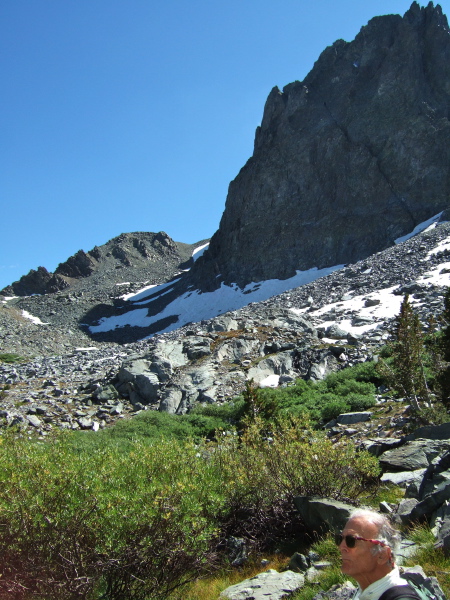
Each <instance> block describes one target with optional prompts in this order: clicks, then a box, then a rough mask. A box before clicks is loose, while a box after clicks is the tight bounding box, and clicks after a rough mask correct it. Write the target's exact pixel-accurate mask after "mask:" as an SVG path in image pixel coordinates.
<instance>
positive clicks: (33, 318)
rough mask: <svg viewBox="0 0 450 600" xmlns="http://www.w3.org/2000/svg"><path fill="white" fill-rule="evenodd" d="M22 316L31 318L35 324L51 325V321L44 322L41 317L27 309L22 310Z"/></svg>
mask: <svg viewBox="0 0 450 600" xmlns="http://www.w3.org/2000/svg"><path fill="white" fill-rule="evenodd" d="M22 317H25V319H29V320H30V321H31V322H32V323H34V324H35V325H50V323H43V322H42V321H41V320H40V318H39V317H34V316H33V315H31V314H30V313H29V312H27V311H26V310H22Z"/></svg>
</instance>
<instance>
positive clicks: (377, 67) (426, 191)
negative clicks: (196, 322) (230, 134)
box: [193, 2, 450, 289]
mask: <svg viewBox="0 0 450 600" xmlns="http://www.w3.org/2000/svg"><path fill="white" fill-rule="evenodd" d="M449 56H450V35H449V29H448V23H447V19H446V17H445V15H443V13H442V10H441V7H440V6H439V5H437V6H434V5H433V3H431V2H430V3H429V4H428V5H427V6H426V7H420V6H419V5H418V4H417V3H416V2H414V3H413V4H412V5H411V7H410V9H409V10H408V11H407V12H406V13H405V15H404V16H403V17H402V16H400V15H387V16H382V17H375V18H373V19H371V20H370V21H369V23H368V24H367V25H366V26H365V27H363V28H362V29H361V31H360V32H359V34H358V35H357V36H356V38H355V39H354V40H353V41H352V42H345V41H343V40H337V41H336V42H335V43H334V44H333V45H332V46H329V47H328V48H326V49H325V50H324V51H323V52H322V54H321V55H320V57H319V58H318V60H317V61H316V63H315V65H314V67H313V69H312V70H311V72H310V73H309V74H308V75H307V76H306V77H305V79H304V80H303V81H295V82H293V83H290V84H288V85H286V86H285V87H284V88H283V89H282V90H280V89H279V88H277V87H275V88H273V89H272V91H271V92H270V94H269V96H268V99H267V102H266V105H265V108H264V114H263V118H262V121H261V126H260V127H258V128H257V130H256V135H255V147H254V153H253V156H252V157H251V158H250V159H249V160H248V162H247V164H246V165H245V166H244V167H243V168H242V169H241V171H240V173H239V174H238V176H237V177H236V178H235V179H234V181H232V182H231V184H230V187H229V192H228V196H227V201H226V207H225V211H224V213H223V216H222V219H221V222H220V226H219V229H218V231H217V232H216V234H215V235H214V236H213V238H212V240H211V244H210V247H209V250H208V251H207V252H206V253H205V254H204V256H203V257H202V258H201V259H200V260H199V261H197V263H196V265H195V267H194V269H193V276H194V278H195V280H196V283H197V285H199V286H201V287H203V289H208V287H211V286H217V285H218V283H219V282H220V281H221V280H223V281H225V282H226V283H233V282H234V283H237V284H239V285H240V286H243V285H245V284H247V283H249V282H251V281H255V282H257V281H261V280H266V279H271V278H288V277H291V276H292V275H294V274H295V272H296V270H307V269H310V268H312V267H317V268H324V267H330V266H333V265H338V264H346V263H349V262H355V261H357V260H359V259H361V258H364V257H366V256H369V255H371V254H373V253H374V252H377V251H380V250H382V249H384V248H387V247H389V246H391V245H392V244H394V241H395V239H396V238H398V237H400V236H402V235H404V234H405V233H407V232H408V231H411V230H412V229H413V228H414V227H415V226H416V225H417V224H418V223H420V222H422V221H424V220H426V219H428V218H430V217H431V216H433V215H435V214H437V213H439V212H441V211H443V210H444V209H445V208H446V207H447V206H448V197H449V191H450V190H449V183H448V182H449V181H450V179H449V165H450V161H449V158H450V157H449V147H450V146H449V141H450V124H449V106H450V61H449V60H448V58H449ZM218 275H220V276H221V277H220V278H219V277H217V276H218Z"/></svg>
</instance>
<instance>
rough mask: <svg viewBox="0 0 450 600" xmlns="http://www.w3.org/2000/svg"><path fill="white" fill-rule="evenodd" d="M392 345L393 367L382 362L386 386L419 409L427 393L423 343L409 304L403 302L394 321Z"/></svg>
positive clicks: (417, 318) (420, 329) (416, 316)
mask: <svg viewBox="0 0 450 600" xmlns="http://www.w3.org/2000/svg"><path fill="white" fill-rule="evenodd" d="M394 335H395V342H394V344H393V346H392V359H393V360H392V366H391V367H388V366H387V365H386V364H385V363H384V366H383V371H384V374H385V376H386V377H387V379H388V381H389V384H390V385H391V386H392V387H394V388H396V389H397V390H398V391H399V392H401V393H402V394H404V395H405V398H407V400H408V401H409V402H411V404H412V406H413V407H414V408H415V409H416V410H419V409H420V402H421V401H425V400H428V397H429V391H428V387H427V382H426V379H425V373H424V365H423V361H424V353H425V348H424V340H423V335H422V328H421V325H420V320H419V317H418V315H417V314H416V313H415V312H414V310H413V308H412V306H411V303H410V301H409V295H408V294H406V296H405V297H404V299H403V302H402V305H401V308H400V314H399V315H398V316H397V318H396V323H395V329H394Z"/></svg>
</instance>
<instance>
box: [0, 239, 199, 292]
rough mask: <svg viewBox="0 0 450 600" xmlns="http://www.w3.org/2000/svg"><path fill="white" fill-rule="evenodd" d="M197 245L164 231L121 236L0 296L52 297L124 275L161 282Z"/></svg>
mask: <svg viewBox="0 0 450 600" xmlns="http://www.w3.org/2000/svg"><path fill="white" fill-rule="evenodd" d="M201 243H202V242H199V244H201ZM195 246H196V244H183V243H181V242H175V241H174V240H172V238H171V237H169V236H168V235H167V233H165V232H164V231H159V232H158V233H152V232H134V233H122V234H120V235H118V236H117V237H115V238H113V239H111V240H109V241H108V242H107V243H106V244H103V245H102V246H95V247H94V248H93V249H92V250H90V251H89V252H85V251H84V250H78V252H76V253H75V254H74V255H73V256H71V257H69V258H68V259H67V260H66V261H64V262H62V263H60V264H59V265H58V266H57V268H56V269H55V272H54V273H51V272H49V271H47V269H46V268H45V267H38V269H37V271H36V270H34V269H32V270H31V271H30V272H29V273H28V274H27V275H24V276H23V277H21V278H20V280H19V281H15V282H14V283H12V284H11V285H9V286H7V287H6V288H4V289H3V290H1V292H0V293H1V294H3V295H5V296H30V295H32V294H50V293H55V292H58V291H61V290H64V289H66V288H69V287H72V286H74V285H75V286H77V285H78V282H80V281H82V280H86V279H89V278H91V279H92V278H94V279H100V280H103V279H105V281H104V284H105V285H108V286H109V285H114V283H116V282H118V281H120V280H123V278H124V276H125V277H126V278H128V279H131V280H132V281H141V282H142V281H143V280H145V279H152V282H153V280H154V282H159V281H161V280H165V279H167V278H169V277H172V276H173V275H174V274H175V273H176V272H177V271H178V270H179V269H180V268H182V267H185V266H186V265H187V264H189V262H190V261H191V256H192V251H193V248H194V247H195ZM124 269H126V270H127V272H126V274H125V273H124V272H123V270H124ZM91 285H92V282H91Z"/></svg>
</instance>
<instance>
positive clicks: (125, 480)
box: [0, 435, 220, 600]
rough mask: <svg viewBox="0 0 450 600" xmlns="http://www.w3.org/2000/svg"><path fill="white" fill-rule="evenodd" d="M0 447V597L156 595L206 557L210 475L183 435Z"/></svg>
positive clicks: (6, 439) (212, 503) (212, 498)
mask: <svg viewBox="0 0 450 600" xmlns="http://www.w3.org/2000/svg"><path fill="white" fill-rule="evenodd" d="M0 450H1V452H0V455H1V456H0V523H1V527H0V553H1V555H2V577H1V578H0V597H1V596H2V593H4V592H7V591H8V590H11V591H12V592H15V593H19V591H20V589H23V587H25V588H27V589H28V590H29V594H30V595H32V594H37V595H41V596H42V597H44V598H46V599H50V598H55V599H58V600H60V599H61V600H62V599H66V598H67V599H69V598H70V599H72V598H93V597H95V593H96V590H100V589H101V590H103V591H104V592H105V594H106V595H105V598H108V600H118V599H119V598H120V599H121V600H127V599H136V600H137V599H139V600H141V599H142V600H143V599H144V598H145V599H146V598H148V597H152V598H165V597H166V596H167V594H168V593H169V592H170V590H172V589H174V588H176V587H177V586H180V585H182V584H183V583H184V582H186V581H189V580H190V579H191V578H192V577H194V576H196V575H198V574H199V573H200V572H202V570H203V569H205V568H207V567H208V565H209V564H211V552H210V549H211V545H212V541H213V539H214V537H215V535H216V523H215V521H214V519H213V518H211V515H212V514H214V512H215V511H216V512H218V510H217V503H219V505H220V495H219V494H218V491H217V483H219V482H218V481H217V478H216V477H215V476H214V477H212V476H211V475H212V473H211V469H210V467H209V465H208V462H207V461H204V460H201V459H200V458H199V457H198V452H197V449H196V448H195V446H194V445H193V444H192V443H187V442H186V443H183V444H182V443H180V442H175V441H174V440H170V441H169V440H163V439H160V440H158V443H157V444H154V445H148V444H147V445H142V444H138V443H135V444H134V447H133V450H132V451H130V452H128V453H125V454H124V453H122V452H120V451H119V450H118V449H117V447H115V446H113V445H110V446H108V447H105V448H103V449H97V450H96V451H89V452H88V451H85V452H83V451H79V450H77V449H74V447H73V446H72V445H71V444H70V438H69V436H60V437H58V438H55V439H54V440H53V441H52V443H50V444H47V443H46V444H45V445H41V444H30V443H28V442H26V441H24V440H15V439H13V437H12V436H8V435H4V436H2V444H1V446H0ZM208 568H209V567H208Z"/></svg>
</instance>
